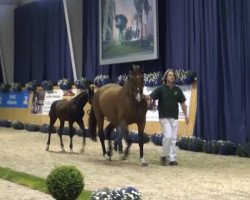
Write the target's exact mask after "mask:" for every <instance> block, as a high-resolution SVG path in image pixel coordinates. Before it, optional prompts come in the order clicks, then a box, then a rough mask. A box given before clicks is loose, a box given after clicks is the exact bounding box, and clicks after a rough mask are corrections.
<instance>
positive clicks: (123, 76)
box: [117, 74, 128, 85]
mask: <svg viewBox="0 0 250 200" xmlns="http://www.w3.org/2000/svg"><path fill="white" fill-rule="evenodd" d="M127 81H128V75H127V74H121V75H119V76H118V77H117V84H118V85H124V84H125V83H126V82H127Z"/></svg>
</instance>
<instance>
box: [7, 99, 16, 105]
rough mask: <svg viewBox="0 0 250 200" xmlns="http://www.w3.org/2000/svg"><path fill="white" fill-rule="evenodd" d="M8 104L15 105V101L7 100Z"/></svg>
mask: <svg viewBox="0 0 250 200" xmlns="http://www.w3.org/2000/svg"><path fill="white" fill-rule="evenodd" d="M7 104H8V105H17V101H13V100H8V101H7Z"/></svg>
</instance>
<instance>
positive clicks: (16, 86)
mask: <svg viewBox="0 0 250 200" xmlns="http://www.w3.org/2000/svg"><path fill="white" fill-rule="evenodd" d="M10 89H11V90H13V91H18V92H20V91H21V90H22V84H21V83H17V82H12V83H11V84H10Z"/></svg>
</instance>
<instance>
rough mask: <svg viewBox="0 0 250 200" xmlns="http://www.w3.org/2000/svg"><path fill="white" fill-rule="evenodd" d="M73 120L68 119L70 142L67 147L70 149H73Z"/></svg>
mask: <svg viewBox="0 0 250 200" xmlns="http://www.w3.org/2000/svg"><path fill="white" fill-rule="evenodd" d="M73 124H74V122H73V121H69V137H70V144H69V148H70V151H73V141H72V140H73V136H74V134H75V129H74V127H73Z"/></svg>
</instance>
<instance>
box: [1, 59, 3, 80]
mask: <svg viewBox="0 0 250 200" xmlns="http://www.w3.org/2000/svg"><path fill="white" fill-rule="evenodd" d="M0 83H3V71H2V66H1V58H0Z"/></svg>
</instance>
